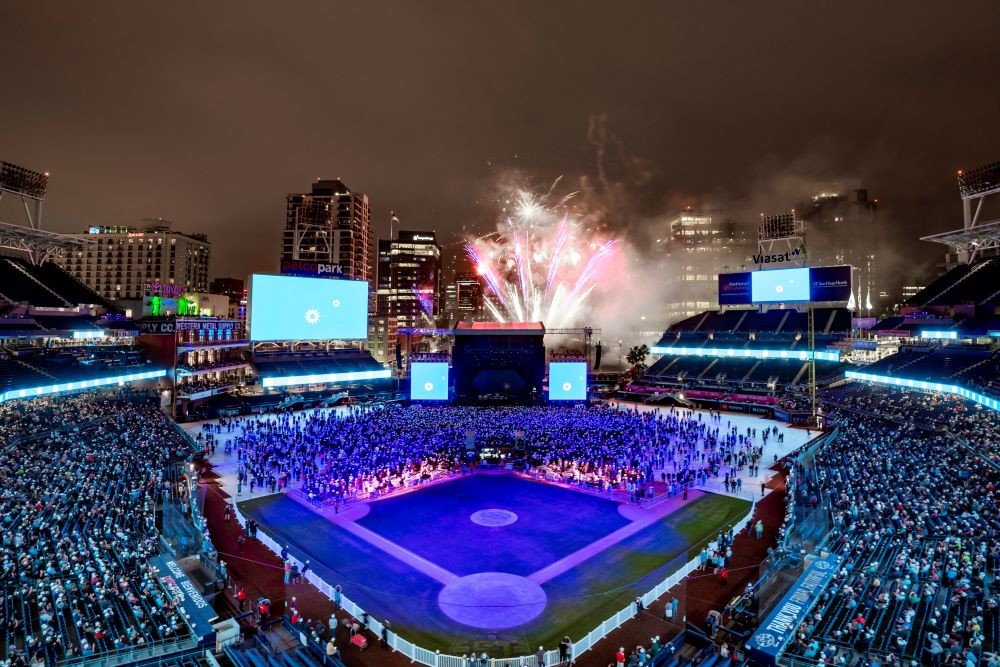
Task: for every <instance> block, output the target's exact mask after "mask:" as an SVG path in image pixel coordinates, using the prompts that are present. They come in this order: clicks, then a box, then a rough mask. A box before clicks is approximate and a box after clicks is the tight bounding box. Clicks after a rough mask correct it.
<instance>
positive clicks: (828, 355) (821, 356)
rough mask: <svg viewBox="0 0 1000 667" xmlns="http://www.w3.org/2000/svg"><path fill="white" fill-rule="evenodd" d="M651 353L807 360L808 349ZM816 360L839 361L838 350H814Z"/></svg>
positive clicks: (658, 351) (680, 349) (665, 350)
mask: <svg viewBox="0 0 1000 667" xmlns="http://www.w3.org/2000/svg"><path fill="white" fill-rule="evenodd" d="M650 352H652V353H653V354H669V355H671V356H674V357H732V358H734V359H792V360H797V361H809V359H810V358H811V355H810V353H809V350H774V349H759V348H746V347H682V346H679V345H674V346H671V347H660V346H659V345H657V346H654V347H652V348H650ZM816 361H840V350H834V351H832V352H820V351H819V350H817V351H816Z"/></svg>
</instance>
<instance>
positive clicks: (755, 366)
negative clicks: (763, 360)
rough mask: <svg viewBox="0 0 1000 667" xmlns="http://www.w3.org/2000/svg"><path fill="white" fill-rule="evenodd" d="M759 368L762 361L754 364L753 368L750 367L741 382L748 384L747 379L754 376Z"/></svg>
mask: <svg viewBox="0 0 1000 667" xmlns="http://www.w3.org/2000/svg"><path fill="white" fill-rule="evenodd" d="M758 366H760V361H759V360H758V361H757V362H756V363H754V365H753V366H751V367H750V370H748V371H747V372H746V373H745V374H744V375H743V377H742V378H740V382H746V381H747V378H748V377H750V376H751V375H753V372H754V371H755V370H757V367H758Z"/></svg>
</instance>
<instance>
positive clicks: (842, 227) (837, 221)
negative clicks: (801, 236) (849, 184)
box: [795, 190, 900, 314]
mask: <svg viewBox="0 0 1000 667" xmlns="http://www.w3.org/2000/svg"><path fill="white" fill-rule="evenodd" d="M795 214H796V216H797V217H799V218H801V219H802V220H804V221H805V223H806V247H807V249H808V255H809V265H810V266H831V265H839V264H850V265H851V266H853V267H854V271H853V275H852V278H851V281H852V283H853V288H854V293H855V295H856V296H855V299H856V300H857V304H858V311H860V312H862V313H868V314H873V313H879V312H881V310H882V309H883V308H884V307H885V306H887V305H888V304H889V303H890V302H891V298H892V296H891V295H890V293H892V295H894V294H895V292H896V290H897V289H899V287H900V286H898V285H896V286H889V285H886V284H885V280H884V279H883V278H884V277H882V276H880V275H879V268H880V267H879V264H878V251H879V248H880V247H881V246H882V245H883V243H884V241H885V239H882V238H881V236H880V234H881V233H882V229H881V227H880V226H879V224H878V200H877V199H876V200H873V199H869V198H868V191H867V190H854V191H853V192H852V193H851V194H843V193H839V192H823V193H818V194H816V195H814V196H813V197H812V198H811V200H810V201H809V202H806V203H804V204H800V205H799V206H797V207H796V208H795ZM869 304H871V305H870V306H869Z"/></svg>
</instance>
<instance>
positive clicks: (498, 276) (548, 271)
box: [465, 181, 619, 328]
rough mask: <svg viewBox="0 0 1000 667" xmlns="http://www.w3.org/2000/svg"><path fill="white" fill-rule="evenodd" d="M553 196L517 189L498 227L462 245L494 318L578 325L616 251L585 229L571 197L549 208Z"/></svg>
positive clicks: (615, 243) (612, 244)
mask: <svg viewBox="0 0 1000 667" xmlns="http://www.w3.org/2000/svg"><path fill="white" fill-rule="evenodd" d="M557 183H558V181H557ZM554 187H555V184H553V189H554ZM551 195H552V189H550V190H549V193H548V194H546V195H545V196H543V197H541V198H536V197H535V196H534V195H532V194H530V193H528V192H525V191H520V192H518V193H517V194H516V196H515V197H514V198H513V199H512V200H511V201H510V203H511V204H512V206H511V209H512V210H511V211H510V213H509V214H508V215H505V216H504V218H503V221H502V222H501V224H500V228H499V229H498V230H497V231H496V232H493V233H491V234H487V235H486V236H483V237H480V238H478V239H475V240H473V241H469V242H468V243H467V244H466V246H465V249H466V253H467V254H468V256H469V259H470V260H471V261H472V263H473V265H474V266H475V267H476V271H477V272H478V273H479V275H480V276H481V277H482V279H483V283H484V284H485V287H486V291H487V292H489V293H490V294H492V295H493V297H494V299H489V298H487V299H486V308H487V310H488V312H489V313H490V316H491V317H493V318H494V319H495V320H497V321H498V322H505V321H508V320H515V321H542V322H545V324H546V326H548V327H550V328H559V327H567V326H572V325H574V324H579V322H578V317H579V316H580V314H581V311H582V309H583V307H584V306H585V304H586V301H587V297H588V296H589V295H590V294H591V293H592V292H593V291H594V289H595V288H597V287H598V285H600V283H601V280H602V278H603V277H604V276H605V275H607V273H608V272H609V270H610V268H611V265H612V263H613V260H614V258H615V257H616V256H617V255H618V254H619V243H618V241H616V240H609V239H604V238H602V237H601V235H600V234H599V233H597V232H594V231H591V230H587V229H585V228H584V227H583V225H582V223H581V222H580V220H579V219H578V218H575V217H574V216H573V215H571V214H570V212H568V211H565V210H564V207H565V205H566V203H567V202H568V201H569V200H570V199H571V198H572V196H573V195H568V196H566V197H563V198H562V199H561V200H559V202H558V203H556V204H555V205H552V206H548V205H547V201H548V199H549V198H551ZM505 213H507V211H505Z"/></svg>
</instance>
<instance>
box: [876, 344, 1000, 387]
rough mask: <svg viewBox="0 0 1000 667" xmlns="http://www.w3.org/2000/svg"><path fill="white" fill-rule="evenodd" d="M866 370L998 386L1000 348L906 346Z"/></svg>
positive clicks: (883, 373)
mask: <svg viewBox="0 0 1000 667" xmlns="http://www.w3.org/2000/svg"><path fill="white" fill-rule="evenodd" d="M864 372H865V373H870V374H872V375H886V376H890V377H898V378H906V379H909V380H923V381H925V382H941V383H945V384H957V385H960V386H965V387H966V388H967V389H974V388H976V387H979V388H983V387H985V388H989V389H995V385H996V384H997V381H998V380H1000V351H998V350H996V349H994V348H992V347H987V346H977V345H948V346H940V347H937V346H904V347H903V348H901V349H900V351H899V352H896V353H895V354H891V355H889V356H887V357H885V358H883V359H880V360H879V361H876V362H875V363H872V364H869V365H868V366H866V367H865V368H864Z"/></svg>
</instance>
